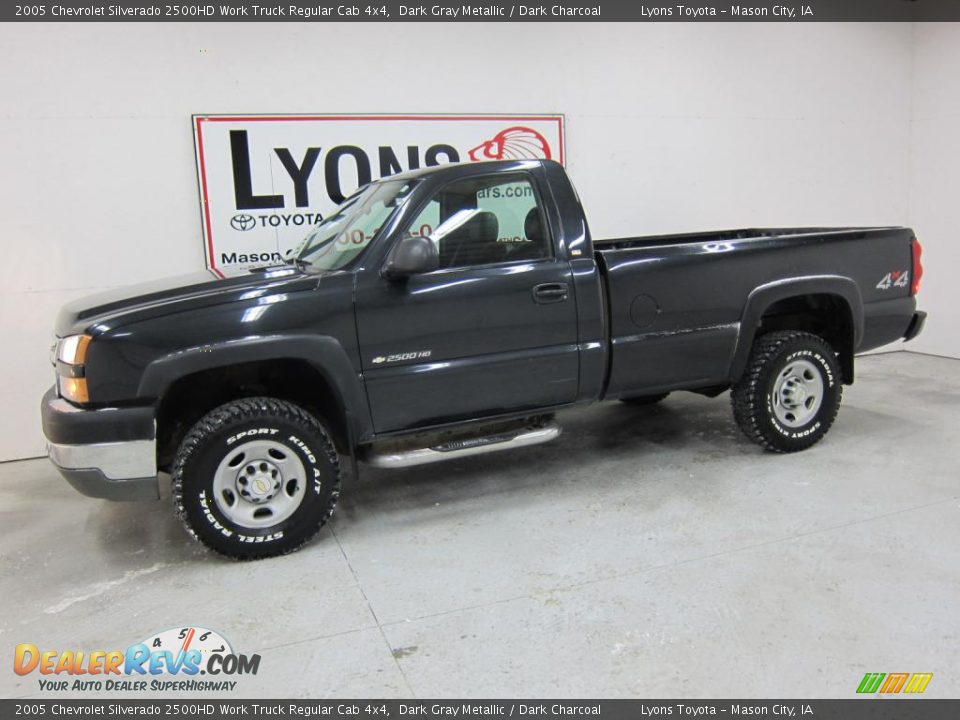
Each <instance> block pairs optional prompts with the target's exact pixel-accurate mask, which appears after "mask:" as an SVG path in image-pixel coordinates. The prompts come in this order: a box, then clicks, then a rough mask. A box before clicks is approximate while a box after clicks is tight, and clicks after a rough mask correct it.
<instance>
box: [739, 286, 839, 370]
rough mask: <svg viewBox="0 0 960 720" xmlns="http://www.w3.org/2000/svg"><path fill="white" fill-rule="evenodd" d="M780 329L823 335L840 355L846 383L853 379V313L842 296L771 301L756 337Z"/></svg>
mask: <svg viewBox="0 0 960 720" xmlns="http://www.w3.org/2000/svg"><path fill="white" fill-rule="evenodd" d="M777 330H801V331H803V332H809V333H813V334H814V335H819V336H820V337H822V338H823V339H824V340H826V341H827V342H828V343H829V344H830V347H832V348H833V349H834V350H836V351H837V354H838V355H839V358H840V367H841V369H842V371H843V378H844V382H845V383H847V384H849V383H850V382H852V381H853V342H854V325H853V313H852V312H851V310H850V305H849V303H848V302H847V301H846V300H845V299H844V298H842V297H841V296H840V295H835V294H832V293H812V294H807V295H795V296H793V297H789V298H784V299H782V300H777V301H776V302H774V303H771V304H770V305H769V306H768V307H767V308H766V309H765V310H764V312H763V315H761V316H760V325H759V326H758V327H757V331H756V333H755V335H754V338H757V337H760V336H762V335H766V334H767V333H771V332H776V331H777Z"/></svg>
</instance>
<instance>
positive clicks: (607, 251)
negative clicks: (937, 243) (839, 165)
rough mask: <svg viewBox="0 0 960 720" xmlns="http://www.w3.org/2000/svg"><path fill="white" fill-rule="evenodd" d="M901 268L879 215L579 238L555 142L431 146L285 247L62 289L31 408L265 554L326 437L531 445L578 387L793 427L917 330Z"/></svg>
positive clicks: (582, 222)
mask: <svg viewBox="0 0 960 720" xmlns="http://www.w3.org/2000/svg"><path fill="white" fill-rule="evenodd" d="M625 192H626V193H629V190H626V191H625ZM624 200H625V202H630V201H631V200H630V197H629V195H628V196H627V197H625V199H624ZM921 272H922V267H921V264H920V245H919V243H918V242H917V240H916V238H914V236H913V232H912V231H911V230H909V229H906V228H898V227H889V228H842V229H841V228H803V229H777V230H732V231H725V232H712V233H703V234H691V235H672V236H660V237H638V238H622V239H616V240H602V241H601V240H595V239H593V238H591V236H590V231H589V228H588V227H587V221H586V219H585V217H584V213H583V210H582V208H581V206H580V201H579V199H578V198H577V195H576V193H575V191H574V189H573V186H572V185H571V184H570V181H569V180H568V178H567V176H566V173H565V172H564V169H563V168H562V167H561V166H560V165H558V164H556V163H553V162H549V161H502V162H491V163H476V164H463V165H447V166H442V167H438V168H431V169H428V170H422V171H416V172H411V173H407V174H403V175H396V176H393V177H390V178H385V179H383V180H380V181H378V182H374V183H372V184H370V185H368V186H366V187H364V188H362V189H361V190H360V191H358V192H357V193H356V194H354V195H353V196H352V197H350V198H348V199H347V200H346V201H345V202H344V203H343V205H342V206H341V207H340V208H338V210H337V211H336V212H335V213H334V214H332V215H331V216H330V217H328V218H326V219H325V220H324V221H323V222H322V223H321V224H319V225H318V226H317V227H315V228H314V229H313V230H312V232H311V233H310V234H309V235H308V236H307V238H306V239H305V240H304V241H303V243H302V244H301V245H300V247H299V248H298V249H297V250H296V251H294V252H293V253H292V254H291V255H290V261H289V264H287V265H283V266H278V267H269V268H263V269H261V270H257V271H252V272H246V271H245V272H242V273H238V274H236V275H235V276H232V277H228V278H226V279H222V280H214V279H212V278H211V277H210V276H208V275H200V276H190V277H185V278H177V279H174V280H172V281H164V282H157V283H154V284H148V285H142V286H138V287H135V288H131V289H129V290H126V291H120V292H111V293H107V294H104V295H99V296H95V297H91V298H86V299H84V300H81V301H78V302H75V303H72V304H71V305H68V306H67V307H65V308H64V309H63V311H62V312H61V314H60V316H59V319H58V321H57V328H56V332H57V337H58V342H57V345H56V348H55V364H56V375H57V383H56V386H55V387H54V388H51V389H50V391H49V392H48V393H47V394H46V396H45V397H44V399H43V427H44V432H45V433H46V436H47V439H48V441H49V448H50V457H51V459H52V460H53V462H54V463H55V464H56V465H57V467H58V468H59V470H60V472H61V473H62V474H63V475H64V477H65V478H66V479H67V480H68V481H69V482H70V483H71V484H72V485H73V486H74V487H76V488H77V489H78V490H80V491H81V492H83V493H86V494H88V495H92V496H94V497H102V498H110V499H139V498H156V497H158V494H159V493H158V478H157V476H158V473H159V472H166V473H170V474H171V475H172V479H173V498H174V502H175V505H176V509H177V513H178V514H179V516H180V518H181V519H182V520H183V522H184V524H185V526H186V528H187V529H188V530H189V531H190V532H191V533H192V534H193V535H194V536H195V537H196V538H198V539H199V540H200V541H201V542H203V543H204V544H206V545H207V546H209V547H210V548H212V549H214V550H216V551H218V552H220V553H222V554H225V555H228V556H232V557H237V558H254V557H265V556H270V555H276V554H280V553H285V552H289V551H292V550H294V549H296V548H298V547H300V546H301V545H303V544H304V543H305V542H306V541H307V540H309V539H310V538H311V537H312V536H313V535H314V534H315V533H316V532H317V530H318V529H319V528H320V526H321V525H322V524H323V523H324V522H325V521H326V520H327V518H328V517H330V514H331V513H332V512H333V509H334V505H335V504H336V500H337V496H338V494H339V492H340V461H341V458H347V459H348V460H349V461H350V462H352V463H354V467H356V462H357V461H359V462H363V463H368V464H371V465H374V466H378V467H403V466H409V465H416V464H421V463H429V462H434V461H438V460H445V459H449V458H456V457H461V456H464V455H468V454H476V453H482V452H491V451H495V450H503V449H509V448H517V447H522V446H525V445H532V444H534V443H542V442H546V441H549V440H552V439H554V438H555V437H557V435H558V434H559V432H560V429H559V426H558V425H557V424H556V421H555V420H554V415H555V414H556V413H557V412H558V411H561V410H563V409H564V408H569V407H570V406H572V405H576V404H578V403H588V402H594V401H597V400H621V401H624V402H633V403H652V402H656V401H659V400H661V399H663V398H664V397H666V395H667V394H668V393H670V392H671V391H674V390H692V391H694V392H697V393H702V394H704V395H707V396H715V395H718V394H720V393H721V392H723V391H724V390H727V389H731V398H732V404H733V415H734V418H735V420H736V422H737V423H738V424H739V426H740V427H741V428H742V430H743V431H744V433H745V434H746V436H747V437H748V438H750V439H751V440H753V441H755V442H756V443H758V444H759V445H761V446H762V447H764V448H766V449H768V450H772V451H778V452H792V451H796V450H803V449H805V448H808V447H810V446H811V445H813V444H814V443H816V442H817V441H818V440H820V438H822V437H823V436H824V434H825V433H826V432H827V430H828V429H829V428H830V425H831V424H832V423H833V421H834V417H835V416H836V413H837V410H838V408H839V405H840V395H841V388H842V385H843V384H849V383H851V382H853V378H854V359H853V358H854V355H855V353H857V352H861V351H864V350H869V349H871V348H876V347H879V346H881V345H884V344H886V343H890V342H893V341H895V340H899V339H901V338H905V339H907V340H909V339H910V338H912V337H914V336H915V335H917V334H918V333H919V332H920V330H921V329H922V327H923V322H924V318H925V315H924V313H922V312H917V311H916V302H915V295H916V294H917V290H918V288H919V281H920V276H921Z"/></svg>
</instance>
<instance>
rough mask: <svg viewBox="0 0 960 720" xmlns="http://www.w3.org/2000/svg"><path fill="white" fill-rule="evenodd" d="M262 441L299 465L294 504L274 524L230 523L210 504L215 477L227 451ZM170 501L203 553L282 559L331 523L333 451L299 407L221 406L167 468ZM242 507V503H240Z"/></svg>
mask: <svg viewBox="0 0 960 720" xmlns="http://www.w3.org/2000/svg"><path fill="white" fill-rule="evenodd" d="M257 439H267V440H270V441H272V442H276V443H279V444H281V445H283V446H284V447H285V448H287V449H288V450H289V451H290V452H291V453H293V454H294V455H295V456H296V458H297V459H298V460H299V461H300V463H302V465H303V468H304V471H305V473H306V476H307V477H305V478H302V479H301V478H297V480H298V481H300V482H304V483H305V488H304V492H303V496H302V499H301V501H300V504H299V505H298V506H297V507H296V509H295V510H294V511H293V513H292V514H291V515H290V516H289V517H287V518H286V519H284V520H282V521H281V522H279V523H277V524H275V525H270V526H267V527H261V528H252V527H244V526H242V525H240V524H238V523H236V522H234V521H232V520H231V519H230V518H229V517H228V516H227V515H226V514H225V513H224V512H223V510H222V509H221V508H220V507H219V504H218V502H217V501H216V499H215V498H214V489H213V487H214V476H215V474H216V472H217V468H218V467H219V466H220V463H221V461H223V460H224V458H225V457H226V456H227V455H228V453H230V451H231V449H233V448H237V447H240V446H241V445H242V444H243V443H244V442H246V441H250V440H257ZM173 476H174V477H173V482H174V502H175V504H176V507H177V512H178V515H179V516H180V518H181V520H182V521H183V522H184V524H185V526H186V527H187V530H188V531H189V532H190V533H191V534H192V535H193V536H194V537H196V538H197V539H198V540H200V542H202V543H203V544H204V545H206V546H207V547H209V548H211V549H212V550H215V551H216V552H219V553H221V554H223V555H227V556H230V557H234V558H238V559H252V558H259V557H269V556H273V555H281V554H284V553H287V552H291V551H293V550H296V549H297V548H299V547H300V546H302V545H303V544H304V543H305V542H307V541H308V540H309V539H310V538H311V537H313V536H314V535H315V534H316V533H317V531H318V530H319V529H320V527H321V526H322V525H323V523H324V522H325V521H326V520H327V519H328V518H329V517H330V515H331V514H332V512H333V509H334V506H335V504H336V500H337V497H338V496H339V487H340V469H339V462H338V459H337V453H336V450H335V449H334V448H333V443H332V442H331V440H330V436H329V434H328V433H327V431H326V430H325V429H324V428H323V426H322V425H321V424H320V422H319V421H318V420H317V419H316V418H315V417H313V416H312V415H310V414H309V413H307V412H306V411H305V410H303V409H302V408H300V407H298V406H296V405H293V404H292V403H287V402H284V401H280V400H275V399H272V398H249V399H245V400H238V401H235V402H232V403H228V404H226V405H223V406H221V407H219V408H217V409H215V410H213V411H211V412H210V413H208V414H207V415H206V416H204V418H202V419H201V420H200V421H199V422H198V423H197V424H196V425H194V426H193V428H192V429H191V430H190V432H189V433H187V436H186V437H185V438H184V440H183V442H182V443H181V446H180V450H179V451H178V453H177V457H176V460H175V462H174V472H173ZM241 502H243V501H241Z"/></svg>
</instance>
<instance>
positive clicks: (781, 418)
mask: <svg viewBox="0 0 960 720" xmlns="http://www.w3.org/2000/svg"><path fill="white" fill-rule="evenodd" d="M842 387H843V386H842V384H841V371H840V366H839V364H838V363H837V356H836V353H835V352H834V351H833V349H832V348H831V347H830V345H829V344H828V343H827V342H826V341H825V340H824V339H823V338H821V337H818V336H817V335H812V334H810V333H804V332H794V331H785V332H773V333H770V334H769V335H764V336H762V337H761V338H759V339H758V340H757V341H756V343H755V344H754V346H753V350H752V351H751V353H750V359H749V361H748V363H747V369H746V371H745V372H744V375H743V377H742V378H741V379H740V381H739V382H738V383H737V384H736V385H734V386H733V389H732V391H731V393H730V398H731V401H732V404H733V416H734V419H735V420H736V421H737V424H738V425H739V426H740V429H741V430H742V431H743V433H744V434H745V435H746V436H747V437H748V438H750V439H751V440H753V441H754V442H755V443H757V444H759V445H761V446H763V447H765V448H766V449H768V450H772V451H774V452H796V451H798V450H805V449H807V448H808V447H810V446H811V445H814V444H815V443H816V442H818V441H819V440H820V439H821V438H822V437H823V436H824V435H826V434H827V431H828V430H829V429H830V426H831V425H832V424H833V421H834V418H836V416H837V411H838V410H839V408H840V397H841V394H842Z"/></svg>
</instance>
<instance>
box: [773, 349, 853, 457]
mask: <svg viewBox="0 0 960 720" xmlns="http://www.w3.org/2000/svg"><path fill="white" fill-rule="evenodd" d="M797 360H807V361H809V362H810V363H812V364H813V365H814V367H816V368H817V370H818V371H819V373H820V377H821V379H822V380H823V386H824V391H823V401H822V402H821V404H820V409H819V411H818V412H817V413H816V414H815V415H814V416H813V417H812V418H811V419H810V420H809V421H808V422H807V423H805V424H804V425H801V426H800V427H795V428H791V427H787V426H786V425H784V424H783V423H781V422H780V420H779V418H778V417H777V414H776V413H775V412H774V409H773V404H774V386H775V384H776V380H777V377H778V375H779V374H780V372H781V371H782V370H783V369H784V368H785V367H787V365H789V364H790V363H791V362H795V361H797ZM772 369H773V371H772V372H770V373H769V374H768V377H767V378H766V380H765V383H764V385H765V392H764V400H765V402H766V404H767V412H766V416H767V419H768V421H769V422H770V425H771V426H772V427H773V429H774V430H775V431H776V432H778V433H779V434H780V435H782V436H783V437H784V438H785V439H787V440H792V441H797V442H804V441H806V440H807V439H808V438H810V437H811V436H813V435H816V434H817V433H818V432H819V431H820V430H821V429H822V428H823V427H824V417H823V416H824V411H825V410H829V408H831V407H834V406H835V405H836V402H837V388H838V387H839V377H838V376H837V365H836V362H835V361H834V362H833V363H831V362H830V360H828V359H827V357H826V355H825V354H824V353H823V352H822V351H820V350H813V349H807V348H804V349H801V350H793V351H790V352H787V353H785V354H784V356H783V358H782V359H780V360H779V362H775V363H774V364H773V367H772ZM830 417H831V420H832V417H833V416H832V414H831V416H830Z"/></svg>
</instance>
